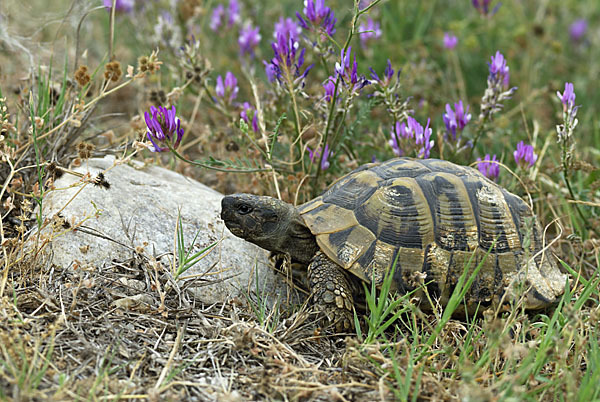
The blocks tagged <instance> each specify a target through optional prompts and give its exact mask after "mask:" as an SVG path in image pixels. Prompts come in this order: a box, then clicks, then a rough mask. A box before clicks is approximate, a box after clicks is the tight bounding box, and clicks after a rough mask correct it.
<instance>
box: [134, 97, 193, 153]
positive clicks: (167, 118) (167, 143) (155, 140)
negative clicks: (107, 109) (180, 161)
mask: <svg viewBox="0 0 600 402" xmlns="http://www.w3.org/2000/svg"><path fill="white" fill-rule="evenodd" d="M176 114H177V113H176V111H175V106H173V107H172V108H171V109H167V108H165V107H162V106H159V107H158V109H157V108H155V107H154V106H150V113H148V112H146V113H144V118H145V120H146V126H147V127H148V131H147V132H146V137H148V139H149V140H150V142H151V143H152V145H151V146H150V147H149V148H148V149H150V151H152V152H163V151H168V150H169V147H171V148H177V146H178V145H179V143H180V142H181V138H182V137H183V128H181V121H180V120H179V118H178V117H177V116H176Z"/></svg>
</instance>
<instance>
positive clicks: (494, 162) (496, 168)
mask: <svg viewBox="0 0 600 402" xmlns="http://www.w3.org/2000/svg"><path fill="white" fill-rule="evenodd" d="M477 169H478V170H479V171H480V172H481V173H483V175H484V176H485V177H487V178H488V179H491V180H496V179H497V178H498V176H499V175H500V165H499V164H498V159H497V158H496V155H493V156H492V157H490V154H486V155H485V158H483V160H482V159H481V158H477Z"/></svg>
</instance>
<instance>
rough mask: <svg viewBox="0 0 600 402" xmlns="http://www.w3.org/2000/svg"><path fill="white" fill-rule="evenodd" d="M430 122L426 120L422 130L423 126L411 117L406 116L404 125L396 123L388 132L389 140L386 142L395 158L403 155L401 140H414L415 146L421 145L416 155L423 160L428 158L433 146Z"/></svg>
mask: <svg viewBox="0 0 600 402" xmlns="http://www.w3.org/2000/svg"><path fill="white" fill-rule="evenodd" d="M430 120H431V119H427V124H426V125H425V128H423V126H422V125H421V124H419V122H418V121H417V120H416V119H415V118H413V117H411V116H408V118H407V119H406V123H404V122H402V123H400V122H396V125H395V126H394V127H393V128H392V131H391V132H390V137H391V139H390V140H389V141H388V144H390V146H391V147H392V150H393V151H394V154H395V155H396V156H402V155H404V150H403V149H402V148H401V146H400V141H401V140H410V139H414V140H415V145H417V146H418V145H422V146H421V148H420V149H419V153H418V155H419V156H420V157H423V158H429V154H430V151H431V149H432V148H433V145H434V141H433V140H432V139H431V133H432V132H433V130H432V129H431V128H429V123H430ZM402 142H406V141H402ZM406 145H408V144H406Z"/></svg>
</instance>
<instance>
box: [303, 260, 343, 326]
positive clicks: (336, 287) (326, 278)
mask: <svg viewBox="0 0 600 402" xmlns="http://www.w3.org/2000/svg"><path fill="white" fill-rule="evenodd" d="M308 282H309V284H310V288H311V291H312V295H313V300H314V305H315V307H316V308H317V310H319V311H321V312H323V313H324V314H325V315H326V316H327V318H328V319H329V321H330V322H333V323H334V324H335V329H336V331H337V332H344V331H348V330H351V329H352V328H354V324H353V322H354V314H353V305H354V300H353V298H352V291H351V287H350V284H349V283H348V279H347V278H346V275H345V274H344V272H343V271H342V268H341V267H340V266H339V265H337V264H336V263H334V262H333V261H331V260H330V259H329V257H327V256H326V255H325V254H323V253H322V252H320V251H319V252H317V254H315V257H314V258H313V260H312V261H311V263H310V265H309V266H308Z"/></svg>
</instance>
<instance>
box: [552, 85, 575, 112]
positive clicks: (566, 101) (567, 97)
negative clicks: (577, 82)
mask: <svg viewBox="0 0 600 402" xmlns="http://www.w3.org/2000/svg"><path fill="white" fill-rule="evenodd" d="M556 95H558V98H559V99H560V101H561V102H562V104H563V109H564V110H565V111H567V110H569V109H571V108H573V106H574V105H575V92H574V91H573V83H571V82H565V90H564V91H563V93H562V94H561V93H560V92H559V91H556Z"/></svg>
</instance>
